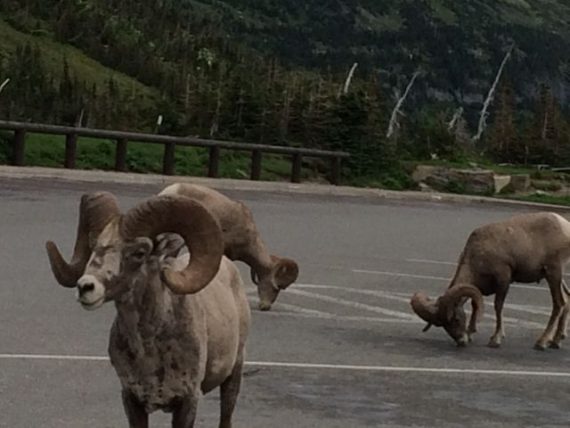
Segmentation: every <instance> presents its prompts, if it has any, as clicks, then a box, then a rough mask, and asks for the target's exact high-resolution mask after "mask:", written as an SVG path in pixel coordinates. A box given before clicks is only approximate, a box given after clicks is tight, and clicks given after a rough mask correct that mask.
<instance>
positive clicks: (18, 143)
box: [0, 120, 350, 185]
mask: <svg viewBox="0 0 570 428" xmlns="http://www.w3.org/2000/svg"><path fill="white" fill-rule="evenodd" d="M0 130H4V131H13V132H14V145H13V154H12V164H13V165H20V166H21V165H24V154H25V144H26V134H27V133H35V134H52V135H63V136H65V159H64V162H63V165H64V166H65V168H75V161H76V157H77V139H78V138H79V137H90V138H100V139H105V140H112V141H115V143H116V152H115V170H116V171H127V162H126V159H127V147H128V143H129V142H137V143H149V144H162V145H164V156H163V162H162V173H163V174H164V175H173V174H174V172H175V160H174V153H175V150H176V147H177V146H191V147H203V148H207V149H208V150H209V161H208V176H209V177H214V178H216V177H218V175H219V165H220V151H221V150H222V149H223V150H233V151H242V152H243V151H245V152H250V153H251V173H250V178H251V179H252V180H259V178H260V176H261V163H262V159H263V154H264V153H271V154H279V155H288V156H291V161H292V162H291V181H292V182H293V183H299V182H300V181H301V166H302V161H303V158H323V159H326V160H328V161H329V162H330V175H329V181H330V182H331V183H332V184H335V185H338V184H340V176H341V163H342V159H345V158H348V157H349V156H350V155H349V154H348V153H346V152H337V151H328V150H316V149H303V148H297V147H284V146H270V145H262V144H249V143H237V142H232V141H220V140H206V139H202V138H194V137H172V136H167V135H156V134H142V133H137V132H122V131H109V130H104V129H92V128H74V127H69V126H56V125H44V124H38V123H22V122H10V121H1V120H0Z"/></svg>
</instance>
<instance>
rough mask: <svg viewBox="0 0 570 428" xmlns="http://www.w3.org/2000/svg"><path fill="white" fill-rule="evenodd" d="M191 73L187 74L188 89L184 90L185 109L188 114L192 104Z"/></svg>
mask: <svg viewBox="0 0 570 428" xmlns="http://www.w3.org/2000/svg"><path fill="white" fill-rule="evenodd" d="M190 79H191V76H190V73H187V74H186V91H185V92H184V111H185V112H186V114H188V107H189V106H190V89H191V87H190Z"/></svg>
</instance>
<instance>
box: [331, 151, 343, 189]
mask: <svg viewBox="0 0 570 428" xmlns="http://www.w3.org/2000/svg"><path fill="white" fill-rule="evenodd" d="M340 165H341V158H340V156H333V158H332V159H331V178H330V181H331V184H334V185H335V186H338V185H339V184H340V171H341V169H340Z"/></svg>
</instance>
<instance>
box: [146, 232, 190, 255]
mask: <svg viewBox="0 0 570 428" xmlns="http://www.w3.org/2000/svg"><path fill="white" fill-rule="evenodd" d="M154 241H155V244H154V250H153V252H152V254H153V255H155V256H158V257H160V258H168V257H177V256H178V254H179V253H180V251H181V250H182V248H184V246H185V245H186V244H185V243H184V239H183V238H182V236H180V235H178V234H177V233H162V234H160V235H158V236H157V237H156V238H155V240H154Z"/></svg>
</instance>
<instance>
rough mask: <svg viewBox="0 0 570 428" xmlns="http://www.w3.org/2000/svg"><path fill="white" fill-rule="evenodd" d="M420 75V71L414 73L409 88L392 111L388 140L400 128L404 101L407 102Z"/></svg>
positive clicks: (387, 134) (387, 133)
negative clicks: (399, 116) (399, 119)
mask: <svg viewBox="0 0 570 428" xmlns="http://www.w3.org/2000/svg"><path fill="white" fill-rule="evenodd" d="M419 75H420V72H419V71H416V72H415V73H414V75H413V76H412V78H411V79H410V82H409V83H408V86H407V87H406V90H405V91H404V95H402V96H401V97H400V99H399V100H398V102H397V103H396V106H395V107H394V110H392V116H391V118H390V123H389V124H388V131H387V132H386V138H391V137H392V135H394V131H395V129H396V128H399V127H400V124H399V123H398V115H403V113H402V111H401V108H402V105H403V104H404V101H406V98H407V97H408V94H409V93H410V89H412V86H414V83H415V81H416V79H417V78H418V76H419Z"/></svg>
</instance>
